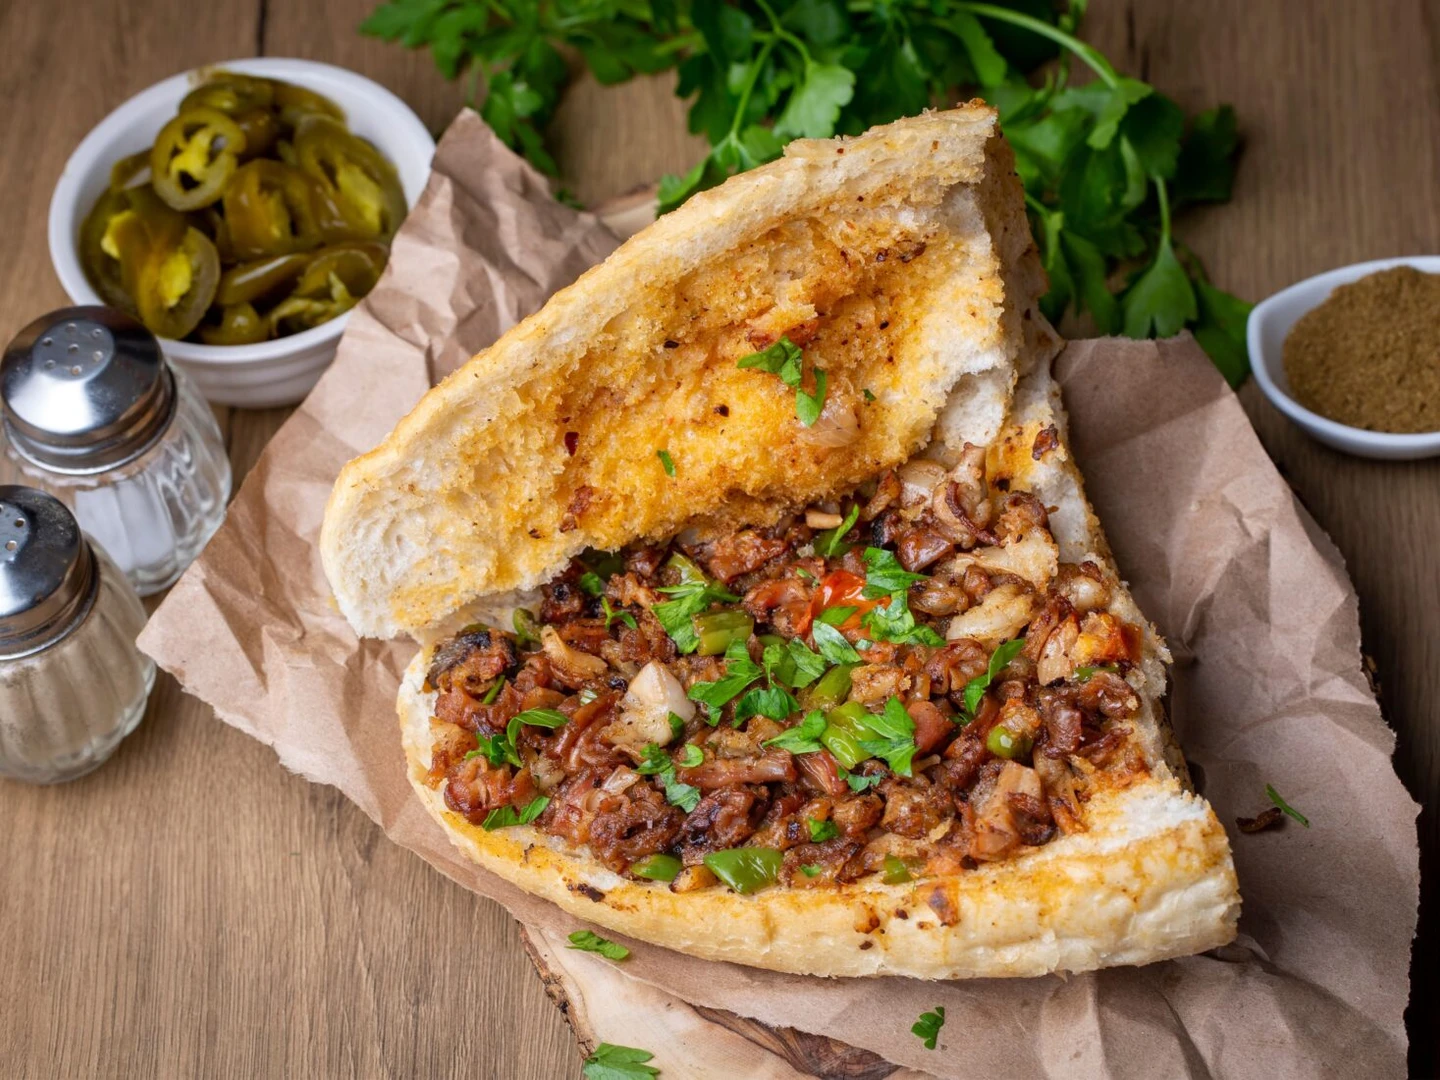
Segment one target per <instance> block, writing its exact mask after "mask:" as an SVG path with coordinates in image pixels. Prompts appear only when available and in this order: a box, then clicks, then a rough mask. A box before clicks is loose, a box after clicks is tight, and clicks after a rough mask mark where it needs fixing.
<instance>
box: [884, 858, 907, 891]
mask: <svg viewBox="0 0 1440 1080" xmlns="http://www.w3.org/2000/svg"><path fill="white" fill-rule="evenodd" d="M884 865H885V869H884V872H883V880H884V882H885V884H886V885H904V884H905V883H906V882H907V881H914V880H915V879H914V878H913V877H912V876H911V875H910V868H909V867H908V866H906V865H905V862H904V860H902V859H900V858H898V857H897V856H895V855H886V856H885V864H884Z"/></svg>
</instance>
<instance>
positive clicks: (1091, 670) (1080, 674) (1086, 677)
mask: <svg viewBox="0 0 1440 1080" xmlns="http://www.w3.org/2000/svg"><path fill="white" fill-rule="evenodd" d="M1119 670H1120V668H1119V667H1117V666H1116V665H1115V664H1081V665H1080V666H1079V667H1077V668H1076V669H1075V678H1077V679H1079V680H1080V681H1081V682H1089V681H1090V680H1091V679H1093V678H1094V677H1095V675H1096V673H1098V672H1101V671H1110V672H1118V671H1119Z"/></svg>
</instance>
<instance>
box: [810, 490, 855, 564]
mask: <svg viewBox="0 0 1440 1080" xmlns="http://www.w3.org/2000/svg"><path fill="white" fill-rule="evenodd" d="M859 520H860V504H859V503H856V504H855V505H854V506H852V507H851V508H850V512H849V513H848V514H846V515H845V520H844V521H842V522H841V523H840V524H839V525H836V526H835V528H833V529H826V530H825V531H824V532H822V533H820V534H819V535H818V536H816V537H815V554H816V555H819V556H820V557H821V558H824V559H829V558H833V557H835V556H836V555H844V554H845V553H846V552H847V551H849V550H850V545H849V544H847V543H845V541H844V540H843V539H842V537H844V536H845V534H846V533H848V532H849V531H850V530H851V529H853V528H855V523H856V522H857V521H859Z"/></svg>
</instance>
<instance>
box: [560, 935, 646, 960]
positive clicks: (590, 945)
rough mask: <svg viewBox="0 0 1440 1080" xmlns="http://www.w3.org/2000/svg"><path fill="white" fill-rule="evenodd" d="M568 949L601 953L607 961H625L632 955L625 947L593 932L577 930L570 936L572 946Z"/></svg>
mask: <svg viewBox="0 0 1440 1080" xmlns="http://www.w3.org/2000/svg"><path fill="white" fill-rule="evenodd" d="M566 948H567V949H575V950H577V951H579V952H593V953H599V954H600V955H601V956H603V957H605V959H607V960H624V959H625V958H626V957H627V956H629V955H630V950H629V949H627V948H626V947H625V946H624V945H620V944H618V943H616V942H614V941H611V940H610V939H609V938H603V937H601V936H600V935H599V934H597V933H595V931H593V930H576V931H575V932H574V933H573V934H571V935H570V944H569V945H567V946H566Z"/></svg>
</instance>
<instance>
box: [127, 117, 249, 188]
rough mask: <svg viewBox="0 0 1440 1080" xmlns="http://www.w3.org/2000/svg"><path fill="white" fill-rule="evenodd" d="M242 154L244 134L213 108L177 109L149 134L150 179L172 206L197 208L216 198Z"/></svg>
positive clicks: (230, 120)
mask: <svg viewBox="0 0 1440 1080" xmlns="http://www.w3.org/2000/svg"><path fill="white" fill-rule="evenodd" d="M244 152H245V133H244V132H242V131H241V130H240V127H239V125H237V124H236V123H235V121H234V120H232V119H230V117H228V116H226V115H225V114H224V113H223V112H221V111H220V110H219V109H210V108H205V107H204V106H199V107H196V108H192V109H189V110H187V111H185V112H182V113H181V114H180V115H179V116H177V117H175V119H174V120H171V121H170V122H169V123H168V124H166V125H165V126H164V127H163V128H161V129H160V134H159V135H157V136H155V145H154V146H152V147H151V148H150V183H151V186H153V187H154V188H155V193H156V194H157V195H159V196H160V197H161V198H162V199H164V200H165V202H166V203H168V204H169V205H170V206H172V207H173V208H174V209H176V210H198V209H199V208H200V207H202V206H209V205H210V204H211V203H213V202H216V201H217V200H219V198H220V196H221V195H223V194H224V193H225V185H226V184H227V183H228V182H229V180H230V178H231V177H232V176H233V175H234V174H235V167H236V165H238V164H239V155H241V154H243V153H244Z"/></svg>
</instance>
